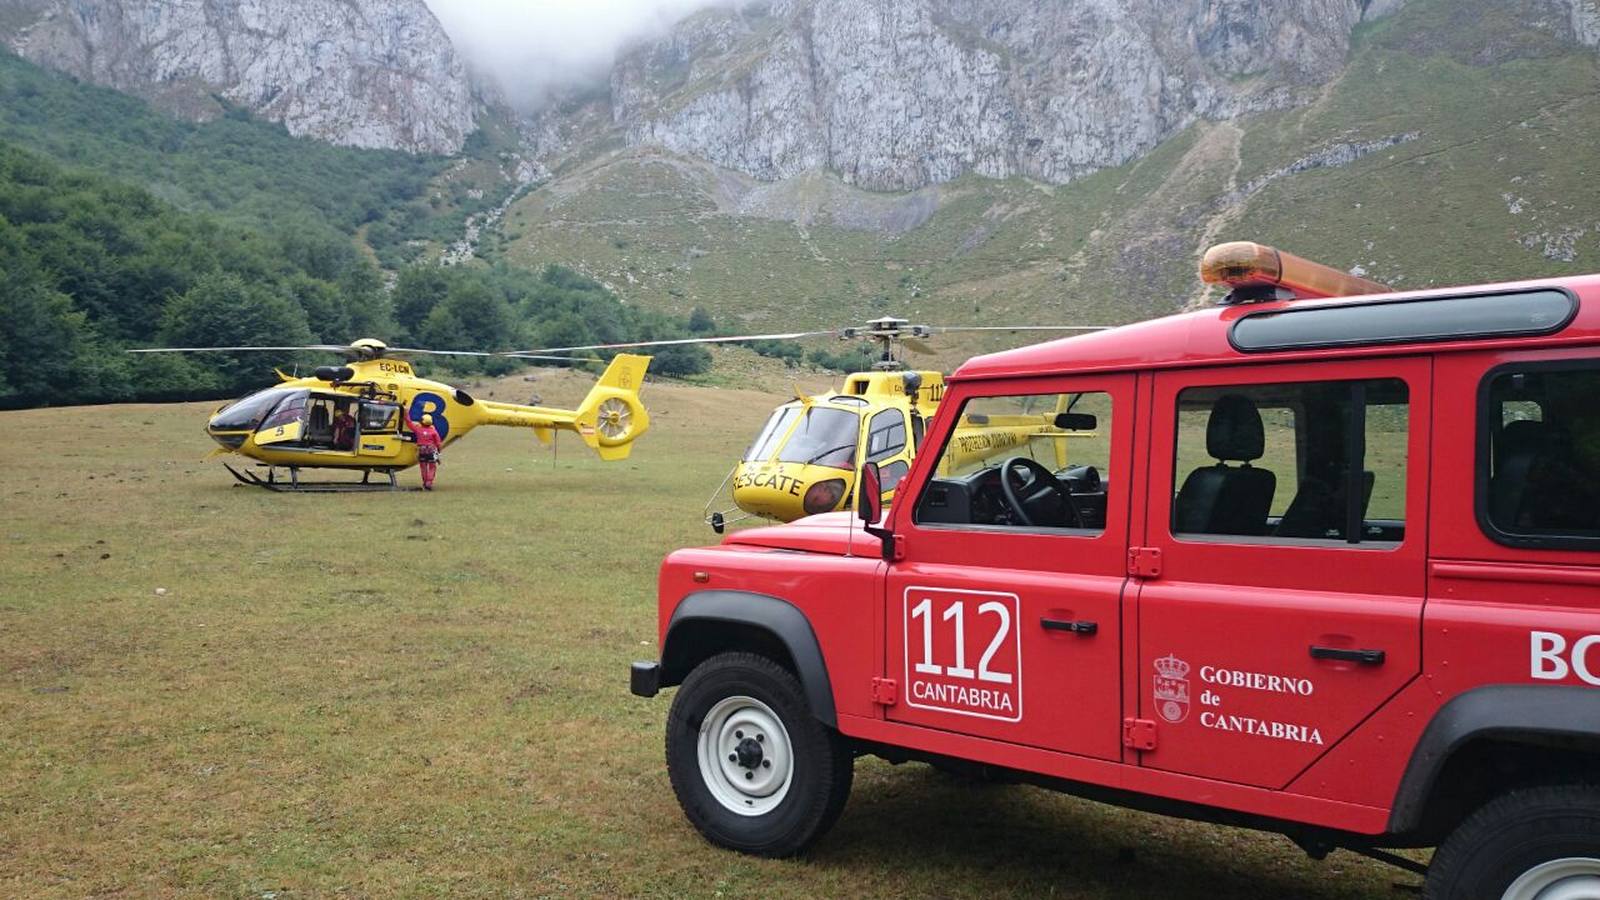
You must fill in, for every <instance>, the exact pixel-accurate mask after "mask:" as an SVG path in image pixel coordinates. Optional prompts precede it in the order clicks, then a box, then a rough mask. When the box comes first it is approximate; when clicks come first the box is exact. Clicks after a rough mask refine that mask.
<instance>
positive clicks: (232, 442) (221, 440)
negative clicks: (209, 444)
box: [206, 416, 250, 450]
mask: <svg viewBox="0 0 1600 900" xmlns="http://www.w3.org/2000/svg"><path fill="white" fill-rule="evenodd" d="M206 434H209V435H210V436H211V439H212V440H213V441H216V442H217V443H218V444H220V445H221V446H222V447H223V449H226V450H237V449H239V448H240V447H242V446H244V441H245V438H247V437H249V436H250V432H248V431H234V430H227V429H223V428H219V427H218V425H217V417H216V416H212V417H211V421H209V422H207V423H206Z"/></svg>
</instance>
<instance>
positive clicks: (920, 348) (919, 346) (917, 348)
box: [900, 338, 934, 355]
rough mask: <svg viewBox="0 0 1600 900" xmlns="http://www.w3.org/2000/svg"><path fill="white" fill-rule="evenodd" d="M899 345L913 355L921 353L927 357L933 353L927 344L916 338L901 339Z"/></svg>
mask: <svg viewBox="0 0 1600 900" xmlns="http://www.w3.org/2000/svg"><path fill="white" fill-rule="evenodd" d="M900 343H901V344H904V345H905V348H906V349H907V350H910V351H912V352H914V353H922V354H925V355H927V354H932V353H933V352H934V350H933V348H932V347H929V346H928V345H927V344H924V343H923V342H921V341H919V340H917V339H916V338H901V339H900Z"/></svg>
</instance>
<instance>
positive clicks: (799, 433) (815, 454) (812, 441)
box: [778, 406, 861, 469]
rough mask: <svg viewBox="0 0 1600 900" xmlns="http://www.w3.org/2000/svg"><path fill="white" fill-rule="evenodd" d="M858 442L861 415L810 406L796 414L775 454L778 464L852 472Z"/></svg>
mask: <svg viewBox="0 0 1600 900" xmlns="http://www.w3.org/2000/svg"><path fill="white" fill-rule="evenodd" d="M860 439H861V416H860V415H859V414H857V413H853V412H849V411H848V410H843V409H831V408H829V407H826V406H812V407H810V408H808V409H806V410H805V412H803V413H801V414H800V420H799V421H798V422H796V423H795V426H794V429H793V430H792V431H791V432H790V433H789V439H788V440H787V441H785V442H784V444H783V448H782V449H780V450H779V451H778V461H779V462H786V463H800V464H802V465H812V466H828V467H830V468H835V469H853V468H855V464H856V443H857V442H858V441H860Z"/></svg>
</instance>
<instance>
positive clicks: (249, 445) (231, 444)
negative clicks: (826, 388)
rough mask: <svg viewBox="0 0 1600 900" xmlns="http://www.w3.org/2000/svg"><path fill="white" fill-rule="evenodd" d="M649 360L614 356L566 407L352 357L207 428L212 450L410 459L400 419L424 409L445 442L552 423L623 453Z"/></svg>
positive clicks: (338, 459)
mask: <svg viewBox="0 0 1600 900" xmlns="http://www.w3.org/2000/svg"><path fill="white" fill-rule="evenodd" d="M649 363H650V358H649V357H647V356H633V355H628V354H623V355H619V356H617V357H616V358H615V359H613V360H612V361H611V364H610V365H609V366H608V367H607V369H606V371H605V374H603V375H602V376H601V378H600V380H599V382H598V383H597V384H596V385H595V387H594V388H593V389H592V390H591V391H590V392H589V395H588V396H587V397H586V398H585V399H584V401H583V403H582V404H581V405H580V406H579V407H578V409H576V410H565V409H554V408H548V407H541V406H523V405H519V404H513V403H499V402H495V401H492V400H480V399H478V398H476V397H473V396H472V395H470V394H468V393H467V392H466V391H464V390H461V389H460V388H456V387H452V386H450V385H448V384H443V383H441V382H437V381H430V380H428V379H425V378H420V377H418V376H417V374H416V371H415V369H413V368H412V365H411V363H409V362H407V361H405V360H399V359H384V358H379V359H368V360H361V361H358V362H352V363H350V364H348V365H346V366H342V367H331V366H330V367H324V368H321V369H318V370H317V374H316V375H315V376H313V377H309V378H292V377H289V376H284V375H282V373H279V375H280V377H281V378H282V381H281V382H280V383H279V384H277V385H274V386H273V387H270V388H267V389H265V390H262V391H258V392H256V393H254V394H251V395H249V396H248V397H245V398H243V399H241V400H238V401H236V402H234V403H231V404H228V405H227V406H224V407H223V408H222V409H219V410H218V411H217V412H216V413H215V414H214V415H213V416H212V417H211V420H210V422H209V423H208V424H207V427H206V431H207V433H208V434H210V435H211V437H212V439H213V440H215V441H216V442H217V443H218V444H219V445H220V446H221V450H220V451H218V452H224V453H237V454H240V455H243V456H246V457H249V458H250V459H253V460H255V461H257V462H259V463H263V464H266V465H269V466H283V467H290V468H321V469H352V470H366V471H374V470H376V471H394V470H398V469H405V468H408V467H410V466H413V465H416V463H417V445H416V443H415V442H414V440H413V439H412V437H411V433H410V431H409V429H407V428H406V426H405V424H404V423H405V419H406V418H407V417H409V418H410V419H411V420H412V421H413V422H420V421H421V420H422V417H423V416H424V415H429V416H432V417H433V427H434V428H435V429H437V430H438V432H439V436H440V437H441V438H442V439H443V441H444V443H445V444H446V445H449V444H453V443H455V442H456V441H458V440H460V439H461V438H462V437H465V436H466V434H467V433H468V432H470V431H472V430H473V429H474V428H477V427H478V426H480V425H503V426H512V427H520V428H532V429H533V430H534V432H535V434H537V435H538V437H539V439H540V440H541V441H544V442H546V443H548V442H549V441H550V440H552V439H553V437H554V434H555V432H556V431H572V432H574V433H576V434H578V435H579V436H580V437H581V438H582V439H583V441H584V443H586V444H588V445H589V446H590V447H591V448H593V449H594V450H595V451H596V452H597V453H598V454H599V455H600V457H601V458H602V459H606V460H618V459H625V458H627V456H628V453H629V451H630V450H631V449H632V444H633V441H634V440H635V439H637V438H638V437H639V436H640V435H642V434H643V433H644V432H645V431H646V430H647V429H648V428H649V427H650V417H649V414H648V413H647V412H646V411H645V408H644V405H643V404H642V403H641V402H640V401H639V393H638V391H639V386H640V384H641V383H642V382H643V380H644V376H645V372H646V370H647V369H648V367H649ZM402 411H403V412H402Z"/></svg>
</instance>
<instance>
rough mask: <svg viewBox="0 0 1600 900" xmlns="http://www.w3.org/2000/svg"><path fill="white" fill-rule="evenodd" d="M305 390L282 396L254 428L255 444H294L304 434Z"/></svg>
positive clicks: (306, 395) (263, 445)
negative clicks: (259, 424)
mask: <svg viewBox="0 0 1600 900" xmlns="http://www.w3.org/2000/svg"><path fill="white" fill-rule="evenodd" d="M309 397H310V394H309V392H307V391H297V392H295V393H292V394H290V395H289V396H287V397H285V398H283V401H282V402H280V403H279V404H278V405H277V406H275V407H273V410H272V413H271V414H270V415H268V416H267V417H266V418H265V419H263V420H262V422H261V426H260V427H259V428H257V429H256V446H259V447H269V446H277V445H280V444H296V443H299V442H300V440H301V439H302V438H304V436H305V430H306V401H307V399H308V398H309Z"/></svg>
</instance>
